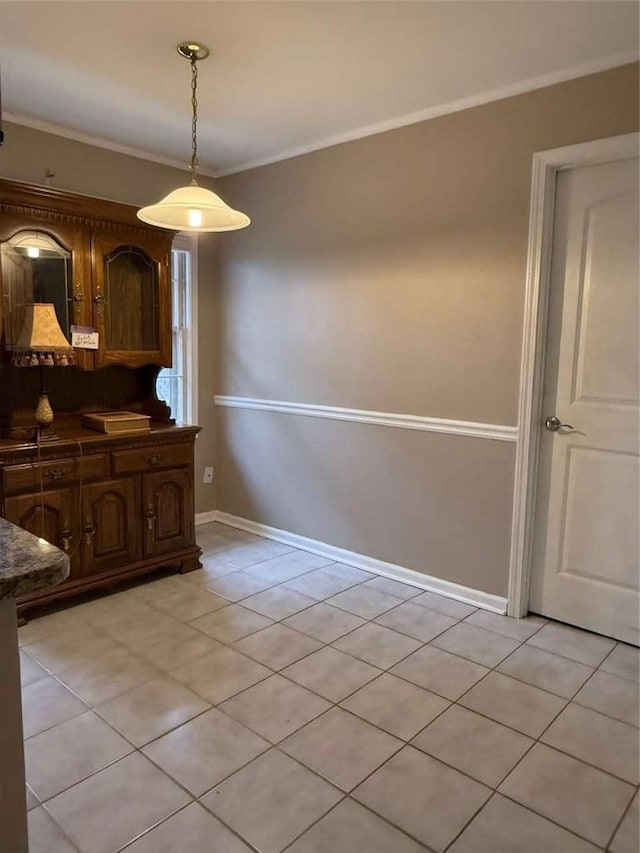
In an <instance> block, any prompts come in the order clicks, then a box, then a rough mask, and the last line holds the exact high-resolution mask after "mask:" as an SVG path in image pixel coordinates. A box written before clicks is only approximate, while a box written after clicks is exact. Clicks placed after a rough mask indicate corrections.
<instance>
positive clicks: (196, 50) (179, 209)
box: [137, 41, 251, 231]
mask: <svg viewBox="0 0 640 853" xmlns="http://www.w3.org/2000/svg"><path fill="white" fill-rule="evenodd" d="M178 53H179V54H180V56H183V57H184V58H185V59H188V60H189V62H190V63H191V108H192V119H191V166H190V171H191V185H190V186H188V187H179V188H178V189H177V190H173V192H170V193H169V195H167V196H165V197H164V198H163V199H162V200H161V201H159V202H158V203H157V204H150V205H149V206H148V207H143V208H142V210H139V211H138V214H137V215H138V219H141V220H142V221H143V222H148V223H149V225H156V226H157V227H159V228H171V229H172V230H174V231H237V230H238V229H239V228H246V227H247V225H249V223H250V222H251V220H250V219H249V217H248V216H247V215H246V214H244V213H240V211H239V210H234V209H233V208H232V207H229V205H228V204H226V203H225V202H224V201H223V200H222V199H221V198H220V196H219V195H216V194H215V193H214V192H211V190H208V189H205V188H204V187H201V186H198V135H197V126H198V99H197V97H196V95H197V89H198V62H199V61H200V60H202V59H206V58H207V57H208V56H209V48H208V47H205V45H203V44H200V43H199V42H197V41H183V42H181V43H180V44H179V45H178Z"/></svg>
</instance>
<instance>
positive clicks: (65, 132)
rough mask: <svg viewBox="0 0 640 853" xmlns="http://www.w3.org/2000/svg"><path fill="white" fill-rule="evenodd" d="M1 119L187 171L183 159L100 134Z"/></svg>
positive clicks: (12, 116) (10, 116)
mask: <svg viewBox="0 0 640 853" xmlns="http://www.w3.org/2000/svg"><path fill="white" fill-rule="evenodd" d="M3 119H4V121H6V122H9V123H11V124H18V125H21V126H22V127H30V128H31V129H32V130H39V131H41V132H42V133H51V134H53V135H54V136H62V137H63V138H64V139H72V140H73V141H74V142H82V143H83V144H84V145H93V146H94V147H96V148H104V149H105V150H106V151H113V152H114V153H116V154H124V155H126V156H127V157H136V158H137V159H138V160H148V161H150V162H151V163H158V164H159V165H161V166H170V167H171V168H173V169H179V170H180V171H181V172H184V173H185V174H187V173H188V171H189V164H188V163H187V161H186V160H185V161H184V162H182V161H180V160H173V159H172V158H171V157H163V156H162V155H161V154H154V153H153V152H151V151H143V150H142V149H140V148H133V147H132V146H130V145H121V144H120V143H119V142H113V140H110V139H103V138H102V137H100V136H92V135H91V134H88V133H81V132H80V131H79V130H72V129H71V128H68V127H63V126H62V125H59V124H52V123H51V122H48V121H40V120H39V119H36V118H31V116H25V115H21V114H20V113H12V112H5V113H4V114H3ZM198 174H200V175H204V176H205V177H206V178H215V177H216V174H215V173H214V172H212V171H211V169H201V168H199V169H198Z"/></svg>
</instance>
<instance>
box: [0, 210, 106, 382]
mask: <svg viewBox="0 0 640 853" xmlns="http://www.w3.org/2000/svg"><path fill="white" fill-rule="evenodd" d="M27 210H28V209H26V210H25V214H23V215H11V216H7V215H4V214H3V213H2V203H1V201H0V214H2V215H0V294H1V295H2V303H1V305H0V318H1V319H2V321H3V322H2V326H3V336H2V337H3V344H4V347H5V348H6V350H7V351H8V353H9V355H10V350H11V348H12V347H13V344H14V343H15V342H16V340H17V338H18V336H19V335H20V331H21V328H22V323H23V321H24V307H25V305H28V304H30V303H32V302H50V303H53V305H55V310H56V316H57V319H58V323H59V324H60V328H61V329H62V331H63V333H64V335H65V337H66V338H67V340H68V341H69V343H71V326H72V325H74V324H75V325H77V326H91V324H92V322H93V312H92V305H91V267H90V260H91V256H90V245H89V235H88V233H87V231H86V230H83V229H82V227H81V226H79V225H72V224H69V223H65V222H64V221H57V220H56V219H53V218H52V219H50V220H49V219H47V217H46V214H45V213H43V212H42V211H33V215H32V216H30V215H29V214H28V212H27ZM75 356H76V362H77V364H78V365H79V366H80V367H83V368H86V369H92V368H93V366H94V354H93V353H92V352H90V351H89V350H80V349H78V350H76V351H75Z"/></svg>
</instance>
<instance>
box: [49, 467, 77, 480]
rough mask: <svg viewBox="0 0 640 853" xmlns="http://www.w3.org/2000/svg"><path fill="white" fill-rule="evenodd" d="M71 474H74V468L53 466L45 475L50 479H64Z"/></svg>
mask: <svg viewBox="0 0 640 853" xmlns="http://www.w3.org/2000/svg"><path fill="white" fill-rule="evenodd" d="M69 474H73V468H52V469H51V471H45V473H44V475H45V477H48V478H49V479H50V480H62V478H63V477H67V476H68V475H69Z"/></svg>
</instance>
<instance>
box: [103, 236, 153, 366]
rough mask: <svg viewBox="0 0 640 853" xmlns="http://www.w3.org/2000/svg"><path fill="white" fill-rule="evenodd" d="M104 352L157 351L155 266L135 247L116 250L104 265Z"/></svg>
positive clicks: (120, 247) (122, 247) (107, 257)
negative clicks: (105, 350)
mask: <svg viewBox="0 0 640 853" xmlns="http://www.w3.org/2000/svg"><path fill="white" fill-rule="evenodd" d="M104 281H105V293H104V296H105V302H106V305H105V310H106V342H105V343H106V349H107V350H114V351H140V350H156V349H158V326H159V306H158V298H159V281H158V265H157V264H156V263H155V262H154V261H152V260H151V258H150V257H149V256H148V255H146V254H145V253H144V252H143V251H142V250H141V249H137V248H136V247H135V246H119V247H118V248H117V249H115V250H114V251H113V252H111V253H110V254H109V255H107V256H106V258H105V261H104Z"/></svg>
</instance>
